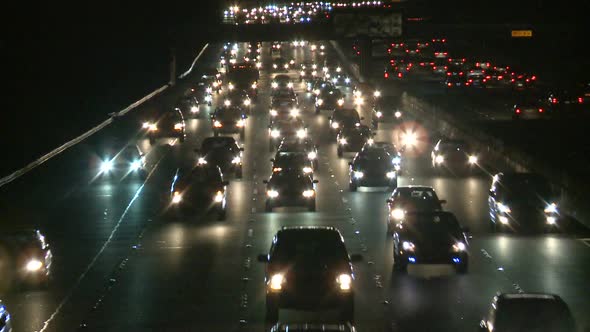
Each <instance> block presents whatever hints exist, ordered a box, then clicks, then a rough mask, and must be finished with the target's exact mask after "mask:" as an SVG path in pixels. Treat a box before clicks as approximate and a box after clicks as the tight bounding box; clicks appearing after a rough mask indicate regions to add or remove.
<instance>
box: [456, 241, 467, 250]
mask: <svg viewBox="0 0 590 332" xmlns="http://www.w3.org/2000/svg"><path fill="white" fill-rule="evenodd" d="M466 249H467V246H466V245H465V243H463V242H457V243H455V244H453V251H465V250H466Z"/></svg>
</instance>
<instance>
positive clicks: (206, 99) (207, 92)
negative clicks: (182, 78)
mask: <svg viewBox="0 0 590 332" xmlns="http://www.w3.org/2000/svg"><path fill="white" fill-rule="evenodd" d="M212 93H213V89H212V88H211V87H209V86H208V85H207V84H206V83H205V82H203V81H199V82H197V84H196V85H195V86H193V87H192V88H191V89H190V90H189V92H188V95H190V96H193V97H195V98H196V99H197V102H198V103H199V105H208V106H211V105H212V103H213V96H212Z"/></svg>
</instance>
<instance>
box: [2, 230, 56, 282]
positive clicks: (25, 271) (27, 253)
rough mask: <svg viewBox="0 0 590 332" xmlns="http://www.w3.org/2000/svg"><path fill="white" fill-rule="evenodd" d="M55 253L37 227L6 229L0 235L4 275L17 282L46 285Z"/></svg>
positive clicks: (3, 276)
mask: <svg viewBox="0 0 590 332" xmlns="http://www.w3.org/2000/svg"><path fill="white" fill-rule="evenodd" d="M52 261H53V254H52V252H51V249H50V248H49V243H48V242H47V240H46V238H45V236H44V235H43V234H42V233H41V231H39V230H38V229H34V228H19V229H14V230H10V229H8V230H6V229H3V230H2V233H1V234H0V262H2V265H0V272H1V274H2V278H3V279H4V278H6V279H7V280H14V281H16V283H17V285H25V286H32V287H39V286H41V287H46V286H47V285H48V283H49V280H50V275H51V269H52Z"/></svg>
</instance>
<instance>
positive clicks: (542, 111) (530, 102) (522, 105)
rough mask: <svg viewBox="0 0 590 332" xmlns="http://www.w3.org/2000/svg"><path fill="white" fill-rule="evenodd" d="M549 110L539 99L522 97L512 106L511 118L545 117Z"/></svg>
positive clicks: (547, 115)
mask: <svg viewBox="0 0 590 332" xmlns="http://www.w3.org/2000/svg"><path fill="white" fill-rule="evenodd" d="M549 114H550V110H549V109H548V108H547V107H546V105H545V104H544V103H543V102H541V101H540V100H536V99H523V100H520V101H518V102H517V103H516V104H514V106H512V119H514V120H520V119H545V118H547V117H549Z"/></svg>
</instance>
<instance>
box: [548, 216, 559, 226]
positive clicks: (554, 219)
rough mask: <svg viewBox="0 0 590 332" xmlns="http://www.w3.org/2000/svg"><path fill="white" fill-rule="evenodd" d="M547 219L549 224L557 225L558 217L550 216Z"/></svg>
mask: <svg viewBox="0 0 590 332" xmlns="http://www.w3.org/2000/svg"><path fill="white" fill-rule="evenodd" d="M546 221H547V224H548V225H555V224H556V223H557V218H555V217H552V216H548V217H547V219H546Z"/></svg>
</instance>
